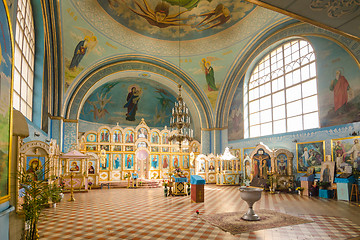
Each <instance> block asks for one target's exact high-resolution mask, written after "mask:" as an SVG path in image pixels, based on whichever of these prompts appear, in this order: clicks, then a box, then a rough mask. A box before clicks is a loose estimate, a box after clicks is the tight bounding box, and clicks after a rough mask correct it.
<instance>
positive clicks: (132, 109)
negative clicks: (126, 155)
mask: <svg viewBox="0 0 360 240" xmlns="http://www.w3.org/2000/svg"><path fill="white" fill-rule="evenodd" d="M175 101H176V97H175V96H174V95H172V94H171V93H170V92H169V91H168V90H167V89H165V88H163V87H162V86H161V85H159V84H158V83H155V82H152V81H150V80H149V81H147V82H145V81H144V80H139V79H135V78H126V79H121V80H115V81H111V82H107V83H105V84H103V85H102V86H100V87H99V88H97V89H96V90H95V91H94V92H93V93H92V94H91V95H90V96H89V97H88V98H87V99H86V101H85V103H84V106H83V108H82V109H81V113H80V119H81V120H85V121H88V122H97V123H103V124H111V125H115V124H117V123H118V124H119V125H120V126H137V125H138V124H139V123H140V121H141V119H142V118H144V120H145V122H146V124H147V125H148V126H149V127H164V126H168V125H169V122H170V116H171V108H172V107H173V106H174V103H175Z"/></svg>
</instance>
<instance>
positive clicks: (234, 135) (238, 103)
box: [228, 80, 244, 141]
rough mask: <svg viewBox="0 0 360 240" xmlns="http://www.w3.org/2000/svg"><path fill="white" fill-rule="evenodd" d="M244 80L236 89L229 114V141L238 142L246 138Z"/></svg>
mask: <svg viewBox="0 0 360 240" xmlns="http://www.w3.org/2000/svg"><path fill="white" fill-rule="evenodd" d="M243 98H244V97H243V80H241V82H240V83H239V85H238V87H237V88H236V92H235V95H234V98H233V100H232V102H231V106H230V112H229V121H228V125H229V130H230V131H229V133H228V139H229V141H231V140H237V139H242V138H243V137H244V119H243V107H244V106H243Z"/></svg>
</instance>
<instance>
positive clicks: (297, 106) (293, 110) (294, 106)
mask: <svg viewBox="0 0 360 240" xmlns="http://www.w3.org/2000/svg"><path fill="white" fill-rule="evenodd" d="M286 111H287V117H292V116H296V115H299V114H301V113H302V107H301V100H299V101H296V102H292V103H289V104H287V105H286Z"/></svg>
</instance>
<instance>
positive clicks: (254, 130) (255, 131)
mask: <svg viewBox="0 0 360 240" xmlns="http://www.w3.org/2000/svg"><path fill="white" fill-rule="evenodd" d="M259 136H260V125H256V126H251V127H250V137H259Z"/></svg>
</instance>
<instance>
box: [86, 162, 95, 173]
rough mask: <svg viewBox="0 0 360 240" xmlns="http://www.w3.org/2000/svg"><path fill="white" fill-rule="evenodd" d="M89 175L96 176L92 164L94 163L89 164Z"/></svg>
mask: <svg viewBox="0 0 360 240" xmlns="http://www.w3.org/2000/svg"><path fill="white" fill-rule="evenodd" d="M88 173H89V174H94V173H95V169H94V166H93V163H92V162H89V169H88Z"/></svg>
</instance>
